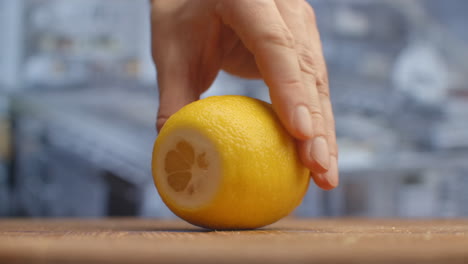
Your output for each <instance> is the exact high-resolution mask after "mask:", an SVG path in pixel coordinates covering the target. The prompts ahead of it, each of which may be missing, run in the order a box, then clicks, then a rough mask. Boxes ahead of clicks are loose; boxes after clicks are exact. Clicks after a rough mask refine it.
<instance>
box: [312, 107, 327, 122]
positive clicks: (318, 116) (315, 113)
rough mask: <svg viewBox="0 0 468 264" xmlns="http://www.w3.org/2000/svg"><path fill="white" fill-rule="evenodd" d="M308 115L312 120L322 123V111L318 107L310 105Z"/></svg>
mask: <svg viewBox="0 0 468 264" xmlns="http://www.w3.org/2000/svg"><path fill="white" fill-rule="evenodd" d="M309 111H310V115H311V116H312V119H313V120H316V121H318V122H323V121H324V118H323V115H322V111H321V109H320V107H319V106H315V105H312V106H310V107H309Z"/></svg>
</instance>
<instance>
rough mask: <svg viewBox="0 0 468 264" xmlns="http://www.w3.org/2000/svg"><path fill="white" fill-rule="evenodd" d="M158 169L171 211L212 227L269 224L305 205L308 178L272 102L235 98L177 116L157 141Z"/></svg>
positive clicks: (203, 103) (206, 102) (207, 102)
mask: <svg viewBox="0 0 468 264" xmlns="http://www.w3.org/2000/svg"><path fill="white" fill-rule="evenodd" d="M152 171H153V178H154V182H155V184H156V187H157V189H158V192H159V194H160V196H161V198H162V199H163V201H164V202H165V204H166V205H167V206H168V207H169V209H171V210H172V212H174V213H175V214H176V215H178V216H179V217H181V218H182V219H184V220H186V221H187V222H189V223H192V224H194V225H197V226H201V227H205V228H210V229H251V228H258V227H262V226H265V225H268V224H271V223H273V222H275V221H277V220H279V219H281V218H282V217H284V216H287V215H288V214H289V213H291V211H292V210H294V208H296V207H297V206H298V205H299V204H300V203H301V201H302V198H303V196H304V194H305V192H306V190H307V187H308V185H309V179H310V177H309V171H308V170H307V168H306V167H304V166H303V165H302V164H301V162H300V160H299V157H298V154H297V152H296V146H295V142H294V139H293V138H292V137H291V136H290V135H289V134H288V133H287V131H286V130H285V129H284V127H283V126H282V125H281V124H280V121H279V120H278V118H277V117H276V115H275V113H274V112H273V109H272V107H271V105H270V104H268V103H265V102H263V101H260V100H257V99H252V98H249V97H244V96H234V95H229V96H213V97H208V98H206V99H203V100H199V101H196V102H193V103H191V104H189V105H187V106H185V107H183V108H182V109H181V110H179V111H178V112H177V113H175V114H174V115H172V116H171V117H170V118H169V119H168V120H167V122H166V124H165V125H164V127H163V128H162V130H161V132H160V134H159V135H158V138H157V139H156V142H155V144H154V149H153V160H152Z"/></svg>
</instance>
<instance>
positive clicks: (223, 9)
mask: <svg viewBox="0 0 468 264" xmlns="http://www.w3.org/2000/svg"><path fill="white" fill-rule="evenodd" d="M217 13H218V14H219V16H220V18H221V20H222V21H223V22H224V23H225V24H227V25H228V26H230V27H231V28H232V29H233V30H234V31H235V32H236V34H237V35H238V36H239V38H240V39H241V40H242V42H243V44H244V45H245V46H246V47H247V48H248V49H249V51H250V52H252V54H253V55H254V57H255V61H256V63H257V66H258V68H259V71H260V73H261V74H262V77H263V79H264V81H265V83H266V84H267V86H268V87H269V88H270V98H271V101H272V103H273V108H274V109H275V111H276V113H277V115H278V117H279V119H280V120H281V122H282V123H283V125H284V126H285V127H286V129H287V130H288V131H289V132H290V133H291V134H292V135H293V136H294V137H296V138H298V139H301V140H305V139H309V138H312V137H313V136H314V127H313V126H314V125H315V126H318V127H323V125H322V124H320V125H317V124H312V120H313V118H312V116H321V111H320V107H316V106H314V105H311V102H312V101H313V100H312V95H311V92H310V88H308V89H307V88H306V87H305V86H304V84H303V82H302V77H301V69H300V65H299V60H298V55H297V52H296V49H295V46H296V45H295V40H294V37H293V34H292V33H291V32H290V30H289V29H288V27H287V25H286V23H285V22H284V20H283V18H282V17H281V14H280V13H279V11H278V9H277V7H276V4H275V2H274V1H266V0H236V1H229V0H224V1H220V2H219V5H218V6H217ZM316 129H317V128H315V130H316Z"/></svg>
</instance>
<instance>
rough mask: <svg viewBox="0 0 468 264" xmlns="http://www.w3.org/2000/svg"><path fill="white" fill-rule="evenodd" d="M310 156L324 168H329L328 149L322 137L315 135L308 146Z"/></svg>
mask: <svg viewBox="0 0 468 264" xmlns="http://www.w3.org/2000/svg"><path fill="white" fill-rule="evenodd" d="M310 157H311V158H312V159H313V160H314V161H315V162H316V163H317V164H318V165H319V166H320V167H322V168H323V169H324V170H328V169H329V168H330V151H329V150H328V143H327V141H326V140H325V138H324V137H316V138H314V140H313V141H312V145H311V147H310Z"/></svg>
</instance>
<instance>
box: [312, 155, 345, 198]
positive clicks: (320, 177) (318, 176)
mask: <svg viewBox="0 0 468 264" xmlns="http://www.w3.org/2000/svg"><path fill="white" fill-rule="evenodd" d="M330 161H331V163H330V169H329V170H328V171H327V172H325V173H311V176H312V179H313V180H314V182H315V184H317V186H318V187H320V188H322V189H324V190H326V191H328V190H332V189H334V188H336V187H337V186H338V185H339V176H338V163H337V160H336V158H335V157H333V156H332V157H331V159H330Z"/></svg>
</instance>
